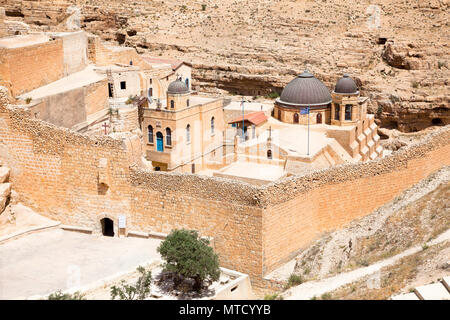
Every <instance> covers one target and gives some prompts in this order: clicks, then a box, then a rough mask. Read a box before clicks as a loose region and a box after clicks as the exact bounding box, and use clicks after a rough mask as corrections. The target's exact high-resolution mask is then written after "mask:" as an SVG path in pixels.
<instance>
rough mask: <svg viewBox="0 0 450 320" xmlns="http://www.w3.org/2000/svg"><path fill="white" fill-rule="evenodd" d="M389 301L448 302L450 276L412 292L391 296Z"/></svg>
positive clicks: (449, 297)
mask: <svg viewBox="0 0 450 320" xmlns="http://www.w3.org/2000/svg"><path fill="white" fill-rule="evenodd" d="M391 300H450V276H448V277H444V278H443V279H442V280H441V281H438V282H435V283H431V284H427V285H424V286H420V287H417V288H415V289H414V291H413V292H410V293H404V294H399V295H396V296H392V297H391Z"/></svg>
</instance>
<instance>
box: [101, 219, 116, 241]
mask: <svg viewBox="0 0 450 320" xmlns="http://www.w3.org/2000/svg"><path fill="white" fill-rule="evenodd" d="M100 223H101V224H102V234H103V235H104V236H107V237H114V222H113V221H112V220H111V219H109V218H103V219H102V220H100Z"/></svg>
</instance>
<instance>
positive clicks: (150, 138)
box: [147, 126, 153, 143]
mask: <svg viewBox="0 0 450 320" xmlns="http://www.w3.org/2000/svg"><path fill="white" fill-rule="evenodd" d="M147 129H148V143H153V127H152V126H148V128H147Z"/></svg>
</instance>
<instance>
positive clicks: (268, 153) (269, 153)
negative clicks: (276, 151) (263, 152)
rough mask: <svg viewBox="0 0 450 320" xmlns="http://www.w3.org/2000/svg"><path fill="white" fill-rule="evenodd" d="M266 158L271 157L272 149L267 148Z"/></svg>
mask: <svg viewBox="0 0 450 320" xmlns="http://www.w3.org/2000/svg"><path fill="white" fill-rule="evenodd" d="M267 159H272V150H267Z"/></svg>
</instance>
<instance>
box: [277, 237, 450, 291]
mask: <svg viewBox="0 0 450 320" xmlns="http://www.w3.org/2000/svg"><path fill="white" fill-rule="evenodd" d="M448 240H450V230H447V231H446V232H444V233H442V234H441V235H439V236H438V237H437V238H436V239H433V240H431V241H430V242H428V243H427V245H428V246H432V245H436V244H438V243H441V242H444V241H448ZM420 250H423V248H422V246H415V247H412V248H410V249H408V250H406V251H404V252H402V253H400V254H398V255H396V256H393V257H391V258H389V259H386V260H382V261H380V262H377V263H375V264H373V265H371V266H368V267H365V268H360V269H356V270H353V271H350V272H346V273H341V274H339V275H337V276H334V277H331V278H326V279H322V280H318V281H309V282H306V283H303V284H301V285H298V286H296V287H293V288H291V289H289V290H287V291H286V292H284V293H283V297H284V299H286V300H309V299H311V298H313V297H319V296H321V295H322V294H324V293H327V292H330V291H333V290H336V289H338V288H339V287H341V286H343V285H346V284H349V283H352V282H354V281H357V280H359V279H361V278H363V277H365V276H368V275H371V274H374V273H375V272H377V271H379V270H381V268H383V267H386V266H389V265H393V264H394V263H396V262H397V261H399V260H400V259H402V258H404V257H406V256H409V255H412V254H414V253H417V252H419V251H420Z"/></svg>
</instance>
